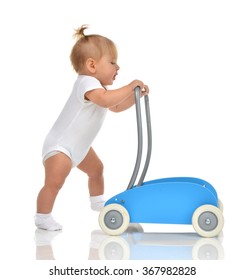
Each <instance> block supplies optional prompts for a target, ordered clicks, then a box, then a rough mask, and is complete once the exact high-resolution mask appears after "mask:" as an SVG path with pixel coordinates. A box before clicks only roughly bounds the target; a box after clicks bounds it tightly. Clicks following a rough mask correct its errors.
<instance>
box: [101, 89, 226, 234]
mask: <svg viewBox="0 0 244 280" xmlns="http://www.w3.org/2000/svg"><path fill="white" fill-rule="evenodd" d="M144 99H145V109H146V118H147V132H148V151H147V157H146V163H145V165H144V169H143V171H142V175H141V177H140V179H139V182H138V184H137V185H134V183H135V180H136V177H137V175H138V172H139V168H140V162H141V156H142V121H141V108H140V88H138V87H137V88H136V89H135V100H136V114H137V128H138V151H137V160H136V164H135V168H134V172H133V174H132V177H131V180H130V183H129V185H128V187H127V190H125V191H123V192H121V193H119V194H117V195H115V196H114V197H112V198H110V199H109V200H108V201H107V202H106V203H105V207H104V208H103V210H102V211H101V213H100V215H99V224H100V226H101V228H102V230H103V231H104V232H105V233H108V234H110V235H119V234H121V233H123V232H124V231H125V230H126V229H127V227H128V225H129V223H157V224H192V225H193V227H194V229H195V230H196V232H197V233H198V234H199V235H201V236H204V237H214V236H216V235H218V234H219V233H220V232H221V230H222V228H223V225H224V218H223V214H222V211H221V209H220V208H222V205H221V203H220V201H219V199H218V195H217V192H216V190H215V189H214V187H213V186H212V185H211V184H209V183H208V182H206V181H204V180H202V179H198V178H191V177H173V178H163V179H157V180H151V181H148V182H143V181H144V178H145V175H146V172H147V169H148V166H149V161H150V156H151V146H152V144H151V143H152V137H151V135H152V133H151V120H150V110H149V99H148V96H147V95H146V96H145V97H144Z"/></svg>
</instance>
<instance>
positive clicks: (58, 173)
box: [36, 153, 72, 230]
mask: <svg viewBox="0 0 244 280" xmlns="http://www.w3.org/2000/svg"><path fill="white" fill-rule="evenodd" d="M71 168H72V163H71V160H70V158H69V157H67V156H66V155H65V154H63V153H59V154H56V155H54V156H52V157H50V158H48V159H47V160H46V161H45V184H44V187H43V188H42V189H41V190H40V192H39V194H38V197H37V215H36V225H37V227H38V228H42V229H50V230H55V229H61V228H60V226H59V225H58V224H56V225H55V223H56V222H55V221H54V220H53V218H52V216H51V212H52V209H53V205H54V202H55V199H56V196H57V194H58V192H59V190H60V189H61V188H62V186H63V184H64V182H65V179H66V177H67V176H68V174H69V173H70V170H71ZM44 224H46V225H44Z"/></svg>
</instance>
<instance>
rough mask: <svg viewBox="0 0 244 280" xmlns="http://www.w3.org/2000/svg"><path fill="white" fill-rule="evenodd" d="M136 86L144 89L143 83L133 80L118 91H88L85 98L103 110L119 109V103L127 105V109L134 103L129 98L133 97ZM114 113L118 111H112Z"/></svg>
mask: <svg viewBox="0 0 244 280" xmlns="http://www.w3.org/2000/svg"><path fill="white" fill-rule="evenodd" d="M137 86H139V87H140V88H144V84H143V82H141V81H139V80H134V81H133V82H131V83H130V84H128V85H126V86H123V87H121V88H119V89H114V90H105V89H94V90H91V91H88V92H87V93H86V94H85V97H86V98H87V99H89V100H90V101H92V102H93V103H95V104H97V105H99V106H101V107H104V108H111V110H112V108H113V107H114V109H116V107H119V105H120V104H121V103H125V105H126V104H127V103H128V104H127V108H129V107H130V106H132V105H133V102H134V101H132V98H130V97H133V94H134V88H136V87H137ZM145 87H146V86H145ZM146 88H147V87H146ZM129 105H130V106H129ZM128 106H129V107H128ZM124 110H125V109H124ZM112 111H113V110H112ZM114 111H118V110H114Z"/></svg>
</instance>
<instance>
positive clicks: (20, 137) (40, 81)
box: [0, 0, 244, 279]
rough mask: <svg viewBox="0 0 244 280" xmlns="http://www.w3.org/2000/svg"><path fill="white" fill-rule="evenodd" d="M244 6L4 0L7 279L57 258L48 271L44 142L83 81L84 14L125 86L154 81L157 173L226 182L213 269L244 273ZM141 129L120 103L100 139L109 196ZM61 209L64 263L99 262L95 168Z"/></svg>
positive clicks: (58, 248)
mask: <svg viewBox="0 0 244 280" xmlns="http://www.w3.org/2000/svg"><path fill="white" fill-rule="evenodd" d="M243 14H244V8H243V3H242V1H235V0H232V1H216V0H212V1H197V0H195V1H189V0H187V1H156V0H152V1H145V0H140V1H137V0H133V1H111V0H103V1H99V0H91V1H82V0H80V1H78V0H69V1H58V0H50V1H46V0H42V1H36V0H34V1H28V0H22V1H16V0H12V1H11V0H9V1H2V2H1V4H0V39H1V45H0V49H1V52H0V71H1V72H0V73H1V83H0V99H1V100H0V114H1V116H0V120H1V138H0V139H1V140H0V141H1V181H2V187H1V195H0V200H1V204H0V209H1V227H0V228H1V239H2V242H1V243H2V247H1V254H2V255H3V257H4V267H5V268H6V271H7V273H8V274H7V275H6V276H5V279H10V278H11V279H12V277H13V276H18V275H19V276H21V277H23V276H24V275H25V274H27V273H28V272H30V271H31V272H33V275H35V274H37V275H39V273H40V274H41V275H42V279H45V277H46V279H47V278H48V275H47V273H46V270H47V268H48V267H49V266H51V264H49V262H45V265H44V266H45V267H44V268H43V269H41V267H42V266H43V264H40V262H39V263H38V262H36V261H35V258H36V255H35V250H36V245H35V241H34V237H35V227H34V224H33V216H34V214H35V203H36V196H37V194H38V191H39V190H40V188H41V186H42V184H43V166H42V162H41V149H42V143H43V140H44V137H45V135H46V133H47V132H48V130H49V129H50V127H51V125H52V124H53V122H54V121H55V119H56V117H57V115H58V114H59V112H60V110H61V109H62V106H63V105H64V103H65V101H66V99H67V97H68V96H69V94H70V92H71V89H72V86H73V83H74V81H75V79H76V74H75V72H74V71H73V70H72V67H71V65H70V60H69V54H70V50H71V47H72V46H73V44H74V40H73V38H72V34H73V31H74V28H77V27H79V26H80V25H81V24H89V25H90V28H89V30H88V31H87V33H98V34H101V35H104V36H107V37H109V38H111V39H112V40H113V41H114V42H115V43H116V45H117V47H118V50H119V60H118V64H119V65H120V67H121V69H120V71H119V76H117V80H116V82H115V83H114V85H113V87H114V88H116V87H120V86H122V85H124V84H127V83H129V82H131V81H132V80H133V79H141V80H143V81H144V83H145V84H148V85H149V87H150V103H151V115H152V123H153V124H152V126H153V154H152V159H151V164H150V167H149V170H148V174H147V178H146V179H147V180H150V179H154V178H161V177H170V176H194V177H199V178H203V179H205V180H207V181H209V182H211V183H212V184H213V186H214V187H215V188H216V189H217V191H218V194H219V197H220V199H221V200H222V202H223V204H224V209H225V210H224V217H225V227H224V232H223V233H224V238H223V244H222V245H223V247H224V251H225V257H224V260H223V261H221V264H220V262H218V264H217V262H215V263H214V264H213V263H212V262H210V263H209V264H204V269H202V272H201V273H202V274H201V275H202V277H205V276H206V277H210V276H211V275H212V277H213V276H214V275H216V276H218V277H219V276H222V274H223V275H226V274H227V273H228V275H229V276H231V274H232V273H233V274H236V275H238V274H237V272H236V270H237V269H238V266H239V263H240V262H239V261H240V259H241V257H242V256H243V242H242V233H243V231H242V230H243V209H242V204H243V197H242V189H243V178H242V177H243V176H242V175H243V157H244V148H243V143H244V137H243V119H244V110H243V92H244V91H243V89H244V86H243V74H244V52H243V49H244V39H243V32H244V19H243ZM135 129H136V127H135V114H134V109H130V110H128V111H126V112H123V113H121V114H113V113H109V114H108V116H107V119H106V122H105V124H104V126H103V128H102V130H101V133H100V134H99V136H98V137H97V139H96V141H95V143H94V148H95V150H96V151H97V153H98V155H99V156H100V157H101V159H102V160H103V163H104V165H105V180H106V197H107V198H109V197H110V196H112V195H114V194H116V193H118V192H121V191H123V190H124V189H125V188H126V185H127V183H128V181H129V178H130V176H131V172H132V169H133V165H134V161H135V153H136V130H135ZM54 216H55V217H56V218H57V219H58V220H59V221H60V223H62V224H63V226H64V230H63V232H62V233H61V234H60V235H59V236H58V237H56V239H54V241H53V250H54V253H55V258H56V259H57V261H59V260H60V261H62V265H64V266H65V265H67V264H68V263H69V264H70V265H71V264H72V261H74V262H76V263H78V264H80V265H81V264H83V265H84V264H85V265H91V264H90V263H89V261H88V254H89V249H90V247H89V243H90V241H91V233H92V232H93V231H94V230H98V229H99V226H98V223H97V214H95V213H92V212H91V211H90V208H89V200H88V191H87V186H86V177H85V175H84V174H82V173H80V172H78V171H77V170H73V171H72V173H71V175H70V177H69V178H68V180H67V182H66V185H65V187H64V188H63V190H62V192H61V193H60V195H59V197H58V199H57V202H56V205H55V209H54ZM33 261H34V262H33ZM155 264H158V263H157V262H156V263H155V262H154V263H153V265H155ZM174 264H175V263H174ZM180 264H181V262H180V261H179V262H177V265H180ZM93 265H95V264H94V263H93ZM118 265H122V264H118ZM123 265H124V264H123ZM130 265H132V266H133V264H132V263H130ZM169 265H172V264H171V263H169ZM191 265H193V263H191ZM198 265H199V266H203V264H198ZM215 268H216V269H215ZM239 268H240V267H239ZM18 269H20V270H18ZM45 269H46V270H45ZM10 271H11V272H10ZM210 271H211V272H210ZM36 277H38V276H36ZM43 277H44V278H43ZM36 279H37V278H36ZM199 279H200V278H199ZM209 279H212V278H211V277H210V278H209Z"/></svg>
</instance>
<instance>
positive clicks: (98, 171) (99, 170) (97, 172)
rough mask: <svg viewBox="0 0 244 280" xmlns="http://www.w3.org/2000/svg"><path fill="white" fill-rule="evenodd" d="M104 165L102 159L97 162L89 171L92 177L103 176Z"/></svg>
mask: <svg viewBox="0 0 244 280" xmlns="http://www.w3.org/2000/svg"><path fill="white" fill-rule="evenodd" d="M103 170H104V166H103V163H102V162H101V161H99V162H97V163H96V164H95V165H94V166H93V168H92V169H91V170H90V171H89V172H88V176H89V177H90V178H97V177H101V176H103Z"/></svg>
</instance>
